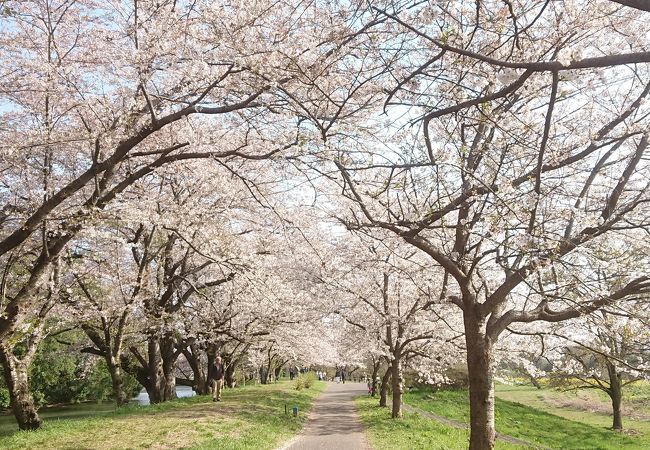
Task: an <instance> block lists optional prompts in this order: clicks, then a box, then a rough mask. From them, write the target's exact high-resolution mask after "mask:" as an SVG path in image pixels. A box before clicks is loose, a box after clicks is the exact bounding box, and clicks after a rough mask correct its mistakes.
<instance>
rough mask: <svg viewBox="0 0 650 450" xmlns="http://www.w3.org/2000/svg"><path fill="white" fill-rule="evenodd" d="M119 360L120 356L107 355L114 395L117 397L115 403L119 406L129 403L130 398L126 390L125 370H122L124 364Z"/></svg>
mask: <svg viewBox="0 0 650 450" xmlns="http://www.w3.org/2000/svg"><path fill="white" fill-rule="evenodd" d="M119 361H120V360H119V358H114V357H112V356H107V357H106V362H107V365H108V372H109V373H110V375H111V383H112V385H113V397H114V398H115V403H116V404H117V406H124V405H126V404H127V403H129V399H128V398H127V397H126V393H125V392H124V372H123V371H122V366H121V364H120V362H119Z"/></svg>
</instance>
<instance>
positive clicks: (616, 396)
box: [605, 361, 623, 430]
mask: <svg viewBox="0 0 650 450" xmlns="http://www.w3.org/2000/svg"><path fill="white" fill-rule="evenodd" d="M607 373H608V375H609V389H607V390H606V391H605V392H607V394H608V395H609V398H610V399H611V400H612V414H613V421H612V428H613V429H615V430H622V429H623V416H622V414H621V403H622V401H623V385H622V383H621V374H620V373H619V372H618V371H617V370H616V366H614V364H612V363H611V362H609V361H607Z"/></svg>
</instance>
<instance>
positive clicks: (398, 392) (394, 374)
mask: <svg viewBox="0 0 650 450" xmlns="http://www.w3.org/2000/svg"><path fill="white" fill-rule="evenodd" d="M390 372H391V378H392V380H393V381H392V385H393V386H392V387H393V409H392V412H391V417H392V418H393V419H396V418H401V417H402V394H403V393H404V385H403V383H402V381H403V380H402V367H401V355H399V354H397V355H394V356H393V361H392V362H391V366H390Z"/></svg>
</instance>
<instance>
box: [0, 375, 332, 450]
mask: <svg viewBox="0 0 650 450" xmlns="http://www.w3.org/2000/svg"><path fill="white" fill-rule="evenodd" d="M324 388H325V383H320V382H317V383H316V384H315V385H314V387H313V388H311V389H303V390H301V391H296V390H295V389H294V386H293V384H291V383H288V382H282V383H278V384H272V385H266V386H262V385H258V386H247V387H242V388H237V389H232V390H226V391H225V392H224V395H223V401H221V402H218V403H214V402H212V400H211V398H210V397H209V396H200V397H190V398H183V399H178V400H175V401H173V402H167V403H163V404H160V405H151V406H135V405H133V406H127V407H124V408H120V409H115V408H114V407H112V406H109V405H89V404H86V405H76V406H72V407H65V408H57V409H52V410H48V411H45V413H44V414H43V416H44V418H45V422H44V425H43V427H42V429H40V430H38V431H35V432H25V431H16V425H15V422H14V420H13V418H12V417H9V416H3V417H2V418H0V448H2V449H25V448H38V449H126V448H130V449H136V448H165V449H170V448H192V449H202V450H207V449H223V450H239V449H272V448H275V447H277V446H278V445H279V444H280V443H281V442H283V441H285V440H288V439H289V438H291V437H292V436H294V435H295V434H297V433H298V432H299V431H300V430H301V429H302V426H303V423H304V421H305V418H306V412H307V411H308V410H309V408H310V406H311V404H312V402H313V400H314V398H315V397H316V396H318V394H319V393H320V392H322V390H323V389H324ZM285 404H286V405H287V408H288V409H289V410H291V408H292V407H293V406H294V405H296V406H298V408H299V410H300V411H301V414H300V415H299V417H298V418H294V417H292V416H291V414H288V415H285V414H284V407H285Z"/></svg>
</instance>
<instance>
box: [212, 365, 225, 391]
mask: <svg viewBox="0 0 650 450" xmlns="http://www.w3.org/2000/svg"><path fill="white" fill-rule="evenodd" d="M225 375H226V369H225V367H224V366H223V361H222V360H221V356H217V357H216V359H215V360H214V366H213V367H212V376H213V380H212V401H213V402H220V401H221V391H222V390H223V381H224V377H225Z"/></svg>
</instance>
